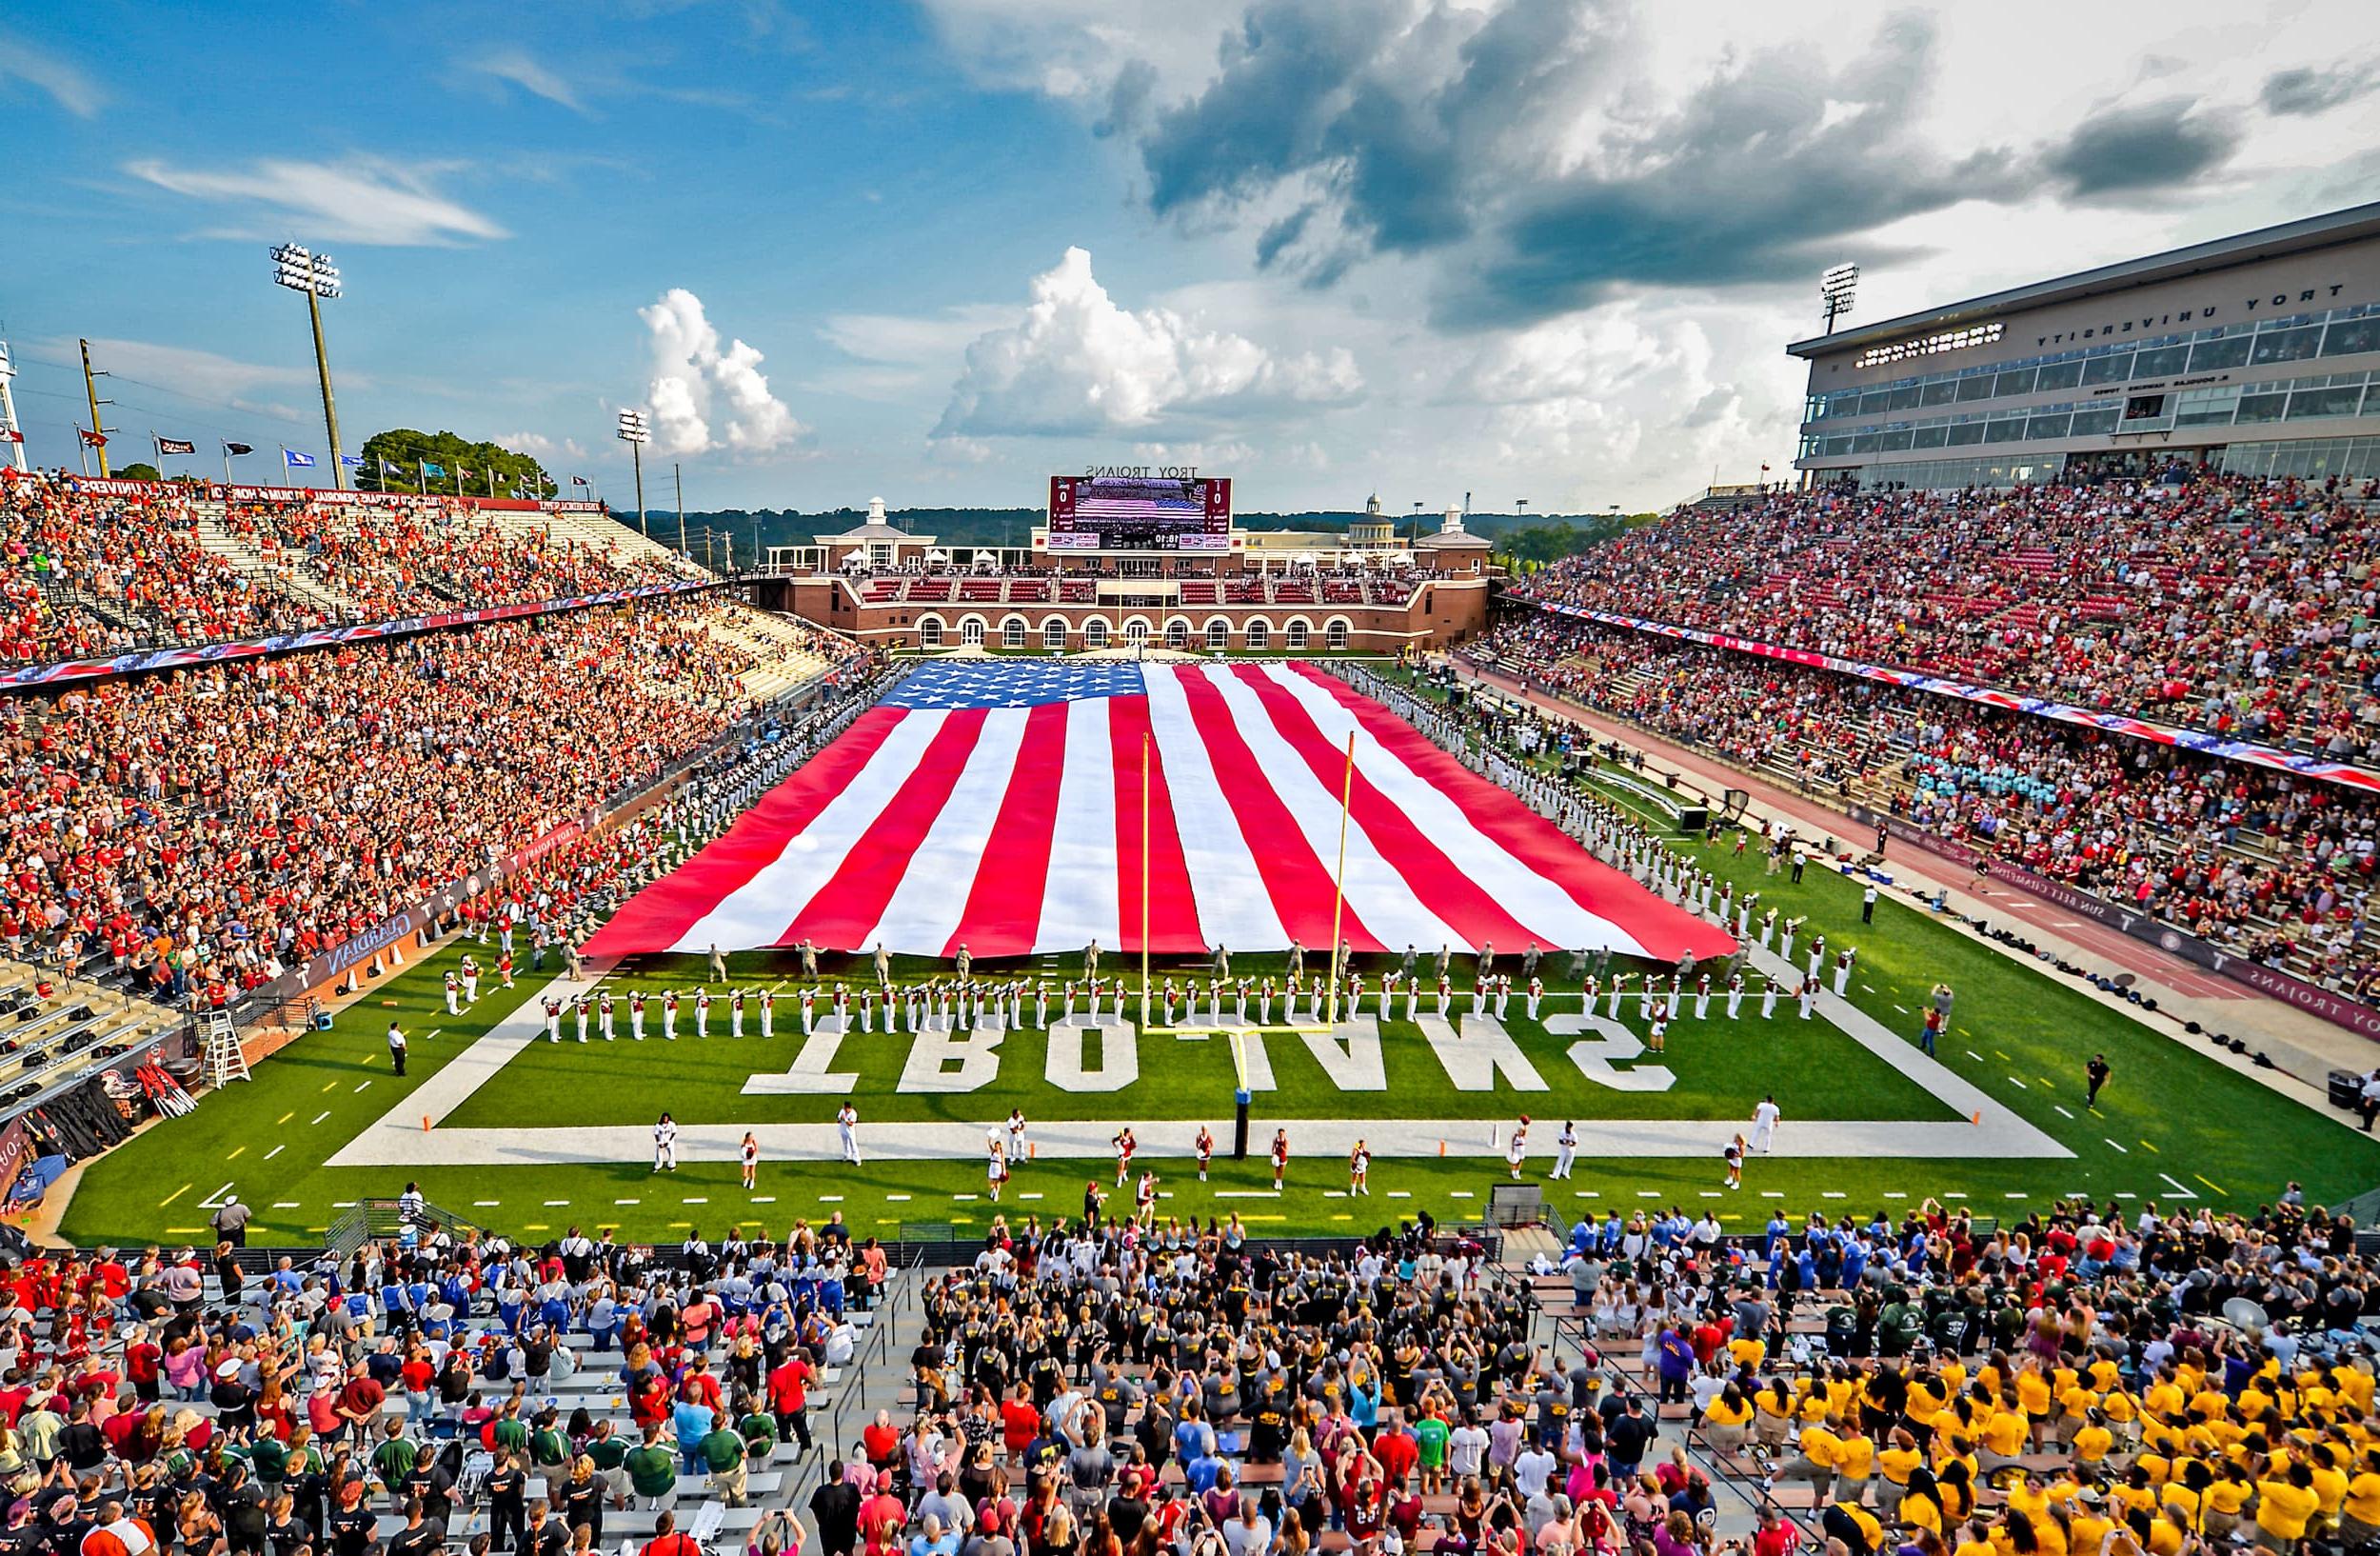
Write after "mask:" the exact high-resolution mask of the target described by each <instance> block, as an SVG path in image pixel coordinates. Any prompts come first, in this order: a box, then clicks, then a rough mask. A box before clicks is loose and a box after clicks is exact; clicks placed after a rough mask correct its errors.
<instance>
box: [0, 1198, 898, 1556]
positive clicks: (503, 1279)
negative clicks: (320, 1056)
mask: <svg viewBox="0 0 2380 1556" xmlns="http://www.w3.org/2000/svg"><path fill="white" fill-rule="evenodd" d="M248 1214H249V1212H248V1207H246V1206H245V1205H242V1204H240V1203H239V1202H238V1201H237V1200H236V1198H234V1199H233V1200H231V1201H230V1202H229V1203H228V1204H227V1205H226V1206H225V1207H223V1208H221V1209H219V1210H217V1211H215V1212H214V1214H213V1217H212V1221H213V1225H214V1227H215V1229H216V1231H217V1232H218V1234H219V1235H220V1236H221V1237H222V1239H223V1241H222V1242H221V1243H219V1244H218V1245H217V1246H216V1247H215V1248H214V1249H213V1253H212V1256H211V1257H208V1256H207V1255H205V1254H202V1253H201V1252H200V1251H198V1250H194V1249H190V1248H184V1249H180V1250H160V1249H157V1248H153V1247H152V1248H149V1249H147V1250H144V1251H140V1252H133V1253H129V1254H128V1255H125V1256H119V1255H118V1254H117V1252H116V1251H115V1250H113V1249H108V1248H101V1249H96V1250H92V1251H91V1252H90V1253H89V1254H88V1255H87V1256H74V1255H36V1256H33V1257H30V1258H29V1259H28V1260H27V1261H26V1262H24V1263H22V1264H20V1265H17V1266H16V1267H14V1268H12V1269H10V1270H8V1272H7V1281H8V1286H9V1298H8V1307H9V1308H10V1311H9V1313H8V1315H7V1318H6V1327H7V1341H8V1344H7V1347H6V1349H7V1351H8V1360H9V1366H8V1368H7V1371H6V1373H5V1376H0V1411H5V1414H6V1418H7V1420H6V1425H5V1429H0V1474H6V1475H7V1476H8V1477H9V1480H10V1489H11V1491H12V1493H13V1496H14V1506H15V1507H16V1509H17V1511H16V1512H15V1513H14V1514H13V1515H12V1516H11V1520H10V1527H11V1531H12V1532H23V1533H25V1535H26V1539H27V1542H28V1543H27V1545H26V1547H25V1548H27V1549H29V1550H30V1549H38V1550H43V1551H48V1550H56V1551H59V1552H62V1553H75V1552H88V1553H89V1556H97V1552H98V1551H99V1550H100V1549H102V1548H107V1549H115V1548H118V1547H114V1546H107V1545H106V1542H105V1541H102V1542H100V1543H99V1544H98V1545H95V1546H94V1545H87V1544H85V1541H86V1540H87V1539H88V1538H89V1536H90V1535H91V1534H92V1532H93V1531H94V1530H103V1531H104V1530H109V1529H112V1530H115V1531H117V1532H118V1533H119V1534H121V1535H123V1536H125V1537H127V1539H128V1545H129V1550H130V1551H132V1552H138V1551H140V1550H142V1549H145V1548H147V1547H146V1546H145V1545H144V1544H143V1543H142V1542H141V1541H140V1540H133V1539H131V1538H130V1536H131V1533H132V1526H130V1525H129V1524H127V1523H125V1522H123V1521H124V1520H137V1521H138V1522H139V1524H140V1525H142V1526H146V1527H145V1530H144V1531H143V1538H144V1539H146V1540H153V1541H155V1542H156V1543H158V1544H159V1545H162V1546H163V1547H164V1548H166V1549H168V1550H172V1549H177V1548H179V1549H183V1550H188V1551H190V1552H192V1553H193V1556H200V1553H206V1556H218V1553H224V1552H228V1551H244V1552H257V1553H259V1556H262V1553H263V1552H266V1551H268V1550H269V1551H272V1552H274V1553H275V1556H281V1553H285V1552H286V1553H288V1556H298V1553H300V1552H320V1553H322V1556H329V1553H331V1552H333V1551H347V1552H355V1553H358V1556H362V1553H367V1552H372V1553H376V1552H381V1551H387V1552H390V1553H398V1552H405V1553H413V1556H426V1553H428V1552H433V1551H436V1550H438V1549H440V1548H442V1547H443V1546H444V1544H445V1536H446V1530H447V1527H448V1524H449V1521H451V1523H452V1526H453V1527H454V1529H455V1530H456V1532H457V1535H458V1541H457V1546H458V1548H460V1533H461V1530H462V1527H463V1525H464V1523H465V1522H466V1519H470V1518H472V1517H474V1516H476V1518H477V1520H478V1522H479V1523H480V1525H481V1526H482V1527H486V1526H489V1525H490V1524H491V1523H492V1525H493V1526H494V1527H495V1528H496V1529H497V1530H498V1532H499V1535H500V1543H499V1544H498V1546H497V1547H496V1548H498V1549H500V1550H502V1549H533V1550H535V1551H538V1552H551V1553H555V1556H559V1553H560V1552H562V1551H565V1550H567V1549H570V1548H572V1542H573V1541H574V1540H575V1541H576V1542H577V1545H576V1548H578V1549H581V1550H585V1549H587V1548H590V1547H591V1546H593V1545H594V1543H595V1540H596V1539H597V1538H599V1537H608V1539H610V1540H612V1541H617V1540H619V1539H622V1538H629V1539H633V1540H636V1541H638V1542H640V1543H642V1542H645V1541H646V1540H648V1539H651V1538H653V1537H655V1536H656V1534H657V1533H658V1534H659V1535H661V1536H664V1537H665V1536H666V1535H667V1534H668V1533H669V1532H670V1530H671V1528H672V1526H673V1525H675V1524H677V1523H678V1522H679V1521H680V1520H683V1521H684V1526H686V1527H689V1528H692V1529H696V1530H699V1531H701V1533H702V1535H703V1537H704V1539H705V1540H708V1541H712V1542H714V1543H716V1544H720V1545H724V1544H725V1543H726V1542H728V1541H732V1540H737V1539H739V1538H740V1537H741V1536H743V1535H745V1534H749V1533H751V1532H752V1531H754V1530H756V1529H758V1528H760V1527H762V1526H764V1525H765V1524H766V1523H767V1515H766V1514H765V1513H764V1511H763V1510H762V1509H761V1508H760V1507H758V1506H754V1505H755V1504H757V1503H764V1502H768V1501H773V1500H777V1499H778V1498H779V1493H780V1492H781V1490H782V1488H783V1483H784V1482H785V1480H786V1479H787V1473H788V1466H792V1465H793V1464H795V1463H796V1462H797V1461H798V1460H799V1459H800V1458H801V1456H802V1455H803V1452H804V1451H805V1450H807V1449H808V1448H809V1446H810V1440H811V1427H810V1425H809V1421H810V1415H811V1412H813V1411H815V1410H818V1409H819V1408H820V1406H822V1405H823V1402H824V1401H823V1396H824V1395H826V1394H827V1393H828V1392H829V1391H830V1390H831V1389H833V1388H834V1386H836V1383H837V1380H838V1379H839V1377H840V1374H841V1370H842V1369H843V1367H844V1366H848V1365H849V1364H850V1363H851V1362H852V1361H853V1359H854V1357H855V1354H857V1353H858V1352H859V1351H860V1349H861V1347H862V1343H863V1339H864V1337H865V1336H866V1334H867V1331H868V1329H869V1327H871V1326H872V1325H873V1324H874V1323H875V1322H876V1321H878V1319H879V1317H880V1316H881V1315H880V1305H881V1302H882V1300H883V1295H884V1292H885V1288H886V1283H887V1281H888V1280H889V1279H890V1278H891V1277H892V1275H893V1273H894V1271H893V1270H892V1268H891V1267H890V1266H889V1263H888V1261H887V1258H886V1255H885V1250H884V1249H883V1247H882V1246H881V1245H879V1244H878V1243H877V1242H876V1240H875V1239H873V1238H867V1239H857V1238H855V1237H854V1236H853V1234H852V1232H851V1230H850V1228H848V1227H845V1226H844V1225H843V1221H842V1219H841V1217H840V1216H839V1215H838V1216H834V1217H831V1218H829V1219H828V1220H827V1221H825V1222H823V1223H821V1224H818V1225H815V1226H813V1225H811V1224H809V1223H808V1222H796V1223H795V1224H794V1226H793V1227H792V1228H791V1229H790V1231H788V1232H787V1233H786V1235H785V1236H784V1238H783V1240H782V1241H767V1242H759V1243H754V1242H747V1241H745V1240H744V1238H743V1237H741V1236H740V1235H737V1234H733V1233H731V1234H730V1236H729V1238H728V1240H727V1241H725V1242H724V1243H722V1244H720V1245H718V1246H717V1247H713V1246H712V1245H710V1244H708V1243H706V1242H704V1240H703V1238H702V1237H701V1235H700V1234H699V1232H689V1233H688V1235H687V1237H686V1239H685V1241H684V1245H683V1246H681V1247H678V1248H676V1249H672V1250H665V1251H664V1253H663V1254H662V1255H661V1256H660V1257H658V1258H657V1257H656V1256H655V1255H654V1252H653V1250H650V1249H646V1248H641V1247H618V1246H616V1245H614V1244H612V1243H611V1241H610V1240H609V1239H608V1238H605V1239H604V1240H602V1241H600V1242H598V1241H596V1240H594V1239H590V1238H586V1237H584V1236H582V1235H580V1233H579V1231H578V1229H577V1228H576V1227H572V1228H570V1229H569V1231H568V1232H567V1234H566V1235H565V1236H563V1237H561V1238H559V1239H556V1240H554V1241H553V1242H550V1243H548V1244H546V1245H545V1247H543V1248H534V1247H531V1248H516V1247H511V1246H509V1245H508V1244H506V1242H505V1241H504V1240H503V1239H502V1238H501V1237H496V1236H492V1235H483V1234H481V1233H480V1232H478V1231H477V1230H476V1229H475V1228H469V1227H466V1226H464V1225H462V1224H460V1223H457V1222H454V1221H451V1220H449V1219H446V1217H445V1215H444V1213H443V1212H441V1211H439V1210H438V1209H437V1207H433V1206H429V1205H427V1204H426V1202H424V1201H422V1200H421V1199H420V1197H419V1196H418V1195H416V1194H413V1193H411V1192H408V1193H407V1196H406V1197H405V1199H404V1200H403V1201H401V1202H399V1206H398V1207H397V1219H398V1220H399V1221H400V1222H401V1224H402V1230H401V1231H400V1232H399V1233H398V1234H397V1235H394V1236H392V1237H390V1238H388V1239H387V1240H385V1241H378V1242H367V1243H365V1244H364V1245H363V1246H362V1247H359V1248H357V1249H356V1251H355V1252H354V1253H352V1254H351V1255H349V1256H347V1257H344V1258H339V1257H333V1256H330V1255H327V1254H326V1255H324V1256H322V1257H321V1258H320V1259H319V1260H313V1261H307V1267H298V1266H296V1265H294V1264H293V1263H292V1262H291V1261H289V1260H288V1259H286V1258H285V1259H283V1260H281V1261H280V1262H279V1265H278V1267H277V1268H275V1269H274V1270H272V1271H271V1272H270V1273H268V1274H266V1275H264V1276H263V1277H262V1278H261V1279H259V1278H258V1277H257V1275H256V1273H255V1267H254V1266H253V1265H249V1266H248V1267H246V1269H245V1270H244V1268H243V1266H242V1264H241V1262H240V1259H239V1256H238V1253H237V1245H238V1244H239V1243H240V1242H241V1241H243V1240H244V1233H245V1227H246V1224H247V1221H248ZM482 1548H485V1546H482ZM603 1548H604V1549H605V1550H609V1549H611V1548H612V1546H610V1545H605V1546H603ZM669 1548H671V1547H670V1546H668V1545H667V1543H666V1542H665V1540H664V1550H667V1549H669Z"/></svg>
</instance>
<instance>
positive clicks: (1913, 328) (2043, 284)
mask: <svg viewBox="0 0 2380 1556" xmlns="http://www.w3.org/2000/svg"><path fill="white" fill-rule="evenodd" d="M2372 238H2380V202H2375V203H2373V204H2370V205H2363V206H2352V207H2350V208H2349V209H2345V210H2334V211H2331V212H2330V213H2329V214H2328V215H2323V216H2309V217H2307V218H2305V219H2304V220H2303V221H2295V222H2284V223H2282V224H2281V225H2280V226H2278V227H2265V228H2258V229H2256V230H2255V231H2253V232H2242V233H2239V234H2237V235H2235V236H2232V237H2228V238H2216V239H2214V240H2213V241H2211V242H2209V243H2197V244H2192V245H2191V246H2190V247H2188V248H2185V249H2168V250H2166V251H2165V252H2164V253H2161V254H2150V255H2148V256H2147V257H2145V258H2141V259H2128V260H2126V261H2124V262H2123V263H2122V264H2120V265H2103V266H2101V267H2099V268H2098V269H2094V270H2078V271H2076V272H2075V273H2073V275H2065V276H2059V277H2058V278H2056V279H2055V280H2052V281H2035V282H2033V284H2031V285H2030V286H2023V287H2013V288H2011V289H2008V290H2006V291H1995V292H1990V293H1987V294H1986V295H1984V296H1981V297H1971V298H1969V299H1967V300H1966V301H1965V302H1963V303H1952V304H1950V305H1948V306H1946V307H1943V308H1935V309H1926V310H1925V311H1924V312H1921V313H1904V314H1902V315H1901V316H1900V317H1898V318H1895V319H1884V320H1881V321H1879V322H1877V323H1875V324H1869V325H1862V326H1860V327H1859V328H1858V329H1845V330H1841V331H1839V332H1837V333H1835V334H1832V335H1815V336H1813V337H1811V338H1810V339H1808V340H1797V341H1795V342H1794V343H1793V344H1792V345H1790V346H1788V347H1786V348H1785V349H1786V351H1787V352H1788V353H1790V354H1791V355H1794V356H1797V357H1804V358H1808V357H1819V356H1832V355H1834V354H1835V352H1837V351H1844V350H1850V349H1856V348H1865V347H1869V346H1879V345H1883V344H1885V343H1887V342H1890V341H1895V340H1899V339H1901V338H1902V337H1904V336H1908V335H1914V334H1921V333H1925V332H1927V331H1931V330H1934V329H1944V328H1956V327H1958V326H1960V325H1965V324H1974V323H1978V322H1980V321H1981V320H1984V319H1987V318H1992V317H1995V316H1998V315H2002V314H2006V313H2010V312H2013V311H2016V310H2019V309H2033V308H2044V307H2047V306H2049V305H2051V304H2053V303H2070V302H2075V301H2079V300H2081V299H2084V298H2089V297H2099V296H2105V295H2107V294H2109V293H2112V292H2121V291H2129V290H2132V289H2135V288H2139V287H2147V286H2153V285H2155V284H2157V283H2159V282H2163V281H2173V280H2178V279H2180V278H2182V277H2185V276H2192V275H2204V274H2208V273H2210V272H2212V271H2217V270H2228V269H2235V268H2237V267H2238V266H2241V265H2250V264H2254V263H2256V262H2257V261H2260V260H2267V259H2278V258H2281V257H2283V256H2285V255H2289V254H2299V253H2306V252H2309V251H2311V250H2312V249H2330V248H2336V247H2338V246H2339V245H2342V244H2350V243H2362V242H2366V241H2368V240H2370V239H2372Z"/></svg>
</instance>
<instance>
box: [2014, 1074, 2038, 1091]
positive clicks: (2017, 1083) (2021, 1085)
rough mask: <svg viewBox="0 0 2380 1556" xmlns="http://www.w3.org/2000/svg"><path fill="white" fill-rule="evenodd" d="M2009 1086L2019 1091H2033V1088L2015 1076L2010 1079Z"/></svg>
mask: <svg viewBox="0 0 2380 1556" xmlns="http://www.w3.org/2000/svg"><path fill="white" fill-rule="evenodd" d="M2008 1084H2009V1085H2011V1086H2013V1087H2015V1088H2016V1089H2017V1090H2019V1091H2031V1090H2032V1089H2033V1087H2029V1086H2027V1085H2026V1084H2025V1083H2024V1082H2022V1081H2020V1080H2018V1079H2017V1078H2016V1077H2015V1076H2013V1075H2012V1076H2010V1077H2009V1078H2008Z"/></svg>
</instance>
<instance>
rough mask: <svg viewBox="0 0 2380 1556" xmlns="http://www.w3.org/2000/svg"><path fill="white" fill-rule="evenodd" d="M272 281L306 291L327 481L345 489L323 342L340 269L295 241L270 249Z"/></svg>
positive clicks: (458, 488) (459, 485)
mask: <svg viewBox="0 0 2380 1556" xmlns="http://www.w3.org/2000/svg"><path fill="white" fill-rule="evenodd" d="M272 263H273V281H274V282H275V283H276V284H277V285H280V286H284V287H287V288H288V289H290V290H291V291H302V292H304V293H306V316H307V318H308V319H310V320H311V321H312V322H313V326H314V373H315V376H317V377H318V378H320V379H321V380H322V386H323V429H324V430H325V431H327V433H329V435H330V484H331V485H332V486H333V487H335V488H337V489H339V490H341V491H345V490H346V489H347V460H346V459H344V458H343V457H341V455H340V452H339V406H338V402H337V401H335V400H333V399H332V398H331V396H330V353H329V351H328V349H327V348H326V347H325V346H324V345H323V299H324V298H326V297H336V296H338V295H339V268H338V267H337V266H336V265H333V264H332V263H331V262H330V256H329V255H328V254H318V253H315V252H313V251H312V250H310V249H302V248H300V247H298V246H297V245H296V244H294V243H285V244H282V245H281V246H280V247H279V248H277V249H274V250H273V251H272ZM455 495H456V496H458V497H460V496H461V495H463V478H462V477H461V476H459V475H458V476H456V477H455Z"/></svg>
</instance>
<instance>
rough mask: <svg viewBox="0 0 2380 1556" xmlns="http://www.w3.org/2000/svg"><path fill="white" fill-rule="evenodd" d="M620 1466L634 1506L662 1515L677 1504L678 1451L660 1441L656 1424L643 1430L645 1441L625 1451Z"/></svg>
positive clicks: (658, 1428)
mask: <svg viewBox="0 0 2380 1556" xmlns="http://www.w3.org/2000/svg"><path fill="white" fill-rule="evenodd" d="M621 1467H622V1468H624V1469H625V1470H626V1471H627V1472H628V1488H629V1489H630V1490H632V1491H634V1492H635V1493H636V1502H637V1506H640V1507H643V1508H645V1510H646V1511H648V1512H653V1511H659V1512H666V1511H668V1510H669V1509H670V1508H672V1507H675V1506H677V1505H678V1451H677V1449H676V1448H675V1447H673V1446H670V1445H669V1444H667V1443H665V1442H664V1441H662V1435H661V1427H660V1426H658V1425H655V1426H647V1427H645V1441H644V1442H642V1443H640V1444H638V1445H637V1446H635V1447H632V1448H630V1449H629V1450H628V1456H627V1457H626V1458H625V1460H623V1461H622V1462H621Z"/></svg>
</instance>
